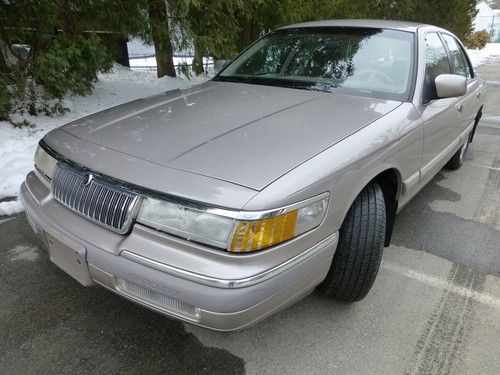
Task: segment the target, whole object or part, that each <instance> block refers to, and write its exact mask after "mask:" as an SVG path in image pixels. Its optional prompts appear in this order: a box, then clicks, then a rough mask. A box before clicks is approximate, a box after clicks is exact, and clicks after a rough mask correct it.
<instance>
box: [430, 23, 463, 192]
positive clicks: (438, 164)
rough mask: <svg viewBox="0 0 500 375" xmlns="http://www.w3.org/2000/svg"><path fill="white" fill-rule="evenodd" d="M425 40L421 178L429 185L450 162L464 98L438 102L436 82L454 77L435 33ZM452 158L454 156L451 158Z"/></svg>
mask: <svg viewBox="0 0 500 375" xmlns="http://www.w3.org/2000/svg"><path fill="white" fill-rule="evenodd" d="M424 38H425V43H424V45H425V51H424V53H425V59H426V63H425V78H424V88H423V98H422V101H423V105H422V122H423V124H424V149H423V154H422V167H421V176H422V182H423V183H426V182H427V181H428V180H429V179H430V178H432V176H434V174H435V173H437V172H438V171H439V169H441V168H442V167H443V166H444V164H446V162H447V161H448V159H449V156H450V155H448V153H449V149H450V146H451V145H452V144H453V143H454V142H455V141H456V138H457V137H458V136H459V133H460V129H461V127H460V123H461V122H462V118H461V111H463V107H462V106H463V103H462V102H463V98H446V99H436V97H437V95H436V86H435V79H436V77H437V76H439V75H441V74H452V73H453V70H452V65H451V61H450V58H449V55H448V50H447V49H446V47H445V44H444V43H443V40H442V39H441V37H440V35H439V33H438V32H436V31H430V32H427V33H426V34H425V35H424ZM450 157H451V156H450Z"/></svg>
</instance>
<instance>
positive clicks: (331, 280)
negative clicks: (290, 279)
mask: <svg viewBox="0 0 500 375" xmlns="http://www.w3.org/2000/svg"><path fill="white" fill-rule="evenodd" d="M385 226H386V211H385V201H384V195H383V193H382V189H381V188H380V186H379V185H378V184H377V183H371V184H369V185H368V186H367V187H365V189H364V190H363V191H362V192H361V193H360V194H359V195H358V197H357V198H356V200H355V201H354V203H353V204H352V206H351V208H350V209H349V212H348V213H347V216H346V218H345V219H344V222H343V223H342V226H341V228H340V231H339V243H338V246H337V251H336V252H335V255H334V257H333V261H332V265H331V267H330V270H329V271H328V274H327V276H326V279H325V280H324V281H323V283H322V284H321V285H320V286H319V287H318V290H319V292H320V293H321V294H323V295H325V296H327V297H331V298H334V299H337V300H341V301H346V302H356V301H360V300H362V299H363V298H364V297H365V296H366V295H367V294H368V292H369V291H370V289H371V287H372V285H373V283H374V281H375V278H376V276H377V273H378V269H379V267H380V260H381V259H382V253H383V249H384V240H385Z"/></svg>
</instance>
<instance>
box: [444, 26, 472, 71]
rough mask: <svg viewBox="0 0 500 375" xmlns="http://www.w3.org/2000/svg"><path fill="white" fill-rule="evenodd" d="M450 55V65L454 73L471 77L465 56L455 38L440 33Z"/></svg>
mask: <svg viewBox="0 0 500 375" xmlns="http://www.w3.org/2000/svg"><path fill="white" fill-rule="evenodd" d="M441 35H442V37H443V39H444V41H445V43H446V45H447V46H448V49H449V51H450V55H451V65H452V66H453V70H454V71H455V74H459V75H461V76H464V77H466V78H471V75H470V71H469V67H468V63H467V60H466V59H465V56H464V55H463V53H462V49H461V48H460V46H459V45H458V43H457V41H456V40H455V38H453V37H452V36H451V35H447V34H441Z"/></svg>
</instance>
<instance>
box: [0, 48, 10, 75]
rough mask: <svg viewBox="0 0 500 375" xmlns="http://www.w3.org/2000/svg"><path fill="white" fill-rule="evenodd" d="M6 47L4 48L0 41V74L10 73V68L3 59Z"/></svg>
mask: <svg viewBox="0 0 500 375" xmlns="http://www.w3.org/2000/svg"><path fill="white" fill-rule="evenodd" d="M6 49H7V47H6V46H5V44H4V42H3V41H2V40H0V73H4V74H7V73H10V71H11V68H10V67H9V65H8V64H7V59H6V58H5V54H4V53H5V52H6Z"/></svg>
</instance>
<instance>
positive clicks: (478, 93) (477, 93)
mask: <svg viewBox="0 0 500 375" xmlns="http://www.w3.org/2000/svg"><path fill="white" fill-rule="evenodd" d="M476 96H477V98H478V99H479V98H480V97H481V91H478V92H476Z"/></svg>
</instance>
